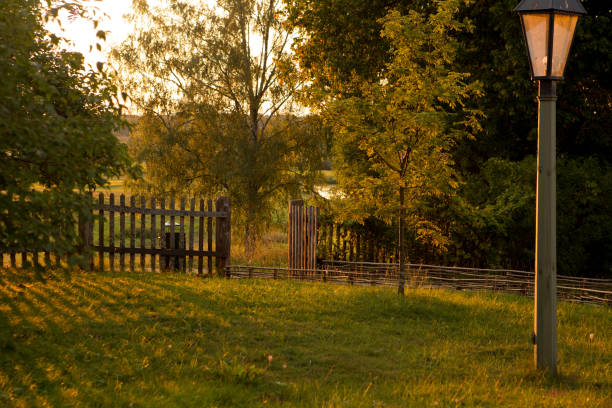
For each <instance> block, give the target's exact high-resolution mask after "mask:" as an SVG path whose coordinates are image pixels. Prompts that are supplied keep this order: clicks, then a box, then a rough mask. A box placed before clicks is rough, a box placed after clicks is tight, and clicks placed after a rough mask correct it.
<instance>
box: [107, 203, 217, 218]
mask: <svg viewBox="0 0 612 408" xmlns="http://www.w3.org/2000/svg"><path fill="white" fill-rule="evenodd" d="M96 209H97V210H104V211H114V212H121V211H123V212H125V213H128V214H129V213H132V212H133V213H135V214H147V215H162V214H164V215H166V216H176V217H180V216H185V217H188V216H190V215H193V216H194V217H225V216H227V214H226V213H225V212H223V211H221V212H219V211H191V210H184V211H181V210H179V209H174V210H172V209H169V208H167V209H164V210H162V209H160V208H158V209H153V208H139V207H136V208H131V207H126V206H123V207H122V206H121V205H114V204H112V205H111V204H97V205H96Z"/></svg>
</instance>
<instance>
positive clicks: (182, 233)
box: [176, 198, 185, 272]
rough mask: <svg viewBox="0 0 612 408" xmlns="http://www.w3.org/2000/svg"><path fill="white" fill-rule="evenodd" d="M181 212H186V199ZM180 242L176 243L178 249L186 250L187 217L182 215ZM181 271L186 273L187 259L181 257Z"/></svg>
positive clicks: (182, 200)
mask: <svg viewBox="0 0 612 408" xmlns="http://www.w3.org/2000/svg"><path fill="white" fill-rule="evenodd" d="M181 211H185V199H184V198H181ZM179 234H180V235H179V242H177V243H176V246H177V247H178V248H182V249H185V238H184V237H185V216H184V215H181V216H180V218H179ZM179 269H180V270H181V271H183V272H184V271H185V258H184V257H182V256H181V257H179Z"/></svg>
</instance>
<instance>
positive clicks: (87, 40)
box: [48, 0, 132, 66]
mask: <svg viewBox="0 0 612 408" xmlns="http://www.w3.org/2000/svg"><path fill="white" fill-rule="evenodd" d="M84 4H85V6H86V7H87V8H88V9H89V10H93V8H94V7H95V8H97V9H98V10H99V12H98V17H99V19H100V22H99V25H98V27H97V28H94V26H93V23H92V21H90V20H85V19H71V18H69V17H68V15H67V13H62V14H60V20H61V27H62V29H63V32H61V34H62V36H63V37H65V38H67V39H68V40H70V42H71V44H69V45H68V46H67V47H66V48H68V49H70V50H71V51H78V52H81V53H82V54H83V55H84V56H85V62H86V63H87V64H90V65H92V66H95V64H96V62H98V61H102V62H105V61H106V60H107V58H108V54H109V52H110V50H111V49H112V47H113V46H115V45H118V44H120V43H121V42H122V41H123V40H125V39H126V37H127V36H128V34H129V33H130V32H131V26H130V24H129V23H128V22H127V21H126V20H125V19H124V18H123V16H124V15H125V14H128V13H130V12H131V10H132V1H131V0H100V1H92V0H88V1H85V2H84ZM48 29H49V30H50V31H52V32H55V33H59V30H60V29H59V26H58V25H57V24H52V25H50V26H48ZM98 30H104V31H106V32H107V33H106V41H96V40H97V38H96V32H97V31H98ZM96 42H99V43H100V46H101V50H100V51H99V50H98V49H97V48H96ZM90 48H91V49H90Z"/></svg>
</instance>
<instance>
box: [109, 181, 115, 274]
mask: <svg viewBox="0 0 612 408" xmlns="http://www.w3.org/2000/svg"><path fill="white" fill-rule="evenodd" d="M109 201H110V205H111V208H113V207H114V204H115V194H113V193H110V197H109ZM108 243H109V247H111V248H113V247H114V246H115V212H114V211H112V210H111V211H109V215H108ZM108 264H109V266H110V270H111V271H114V270H115V253H114V252H113V251H110V252H109V254H108Z"/></svg>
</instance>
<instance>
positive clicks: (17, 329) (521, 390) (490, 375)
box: [0, 270, 612, 407]
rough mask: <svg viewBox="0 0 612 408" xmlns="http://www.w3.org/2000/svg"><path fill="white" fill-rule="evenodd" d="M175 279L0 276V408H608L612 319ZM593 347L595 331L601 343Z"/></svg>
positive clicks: (316, 287) (459, 298)
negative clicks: (537, 348)
mask: <svg viewBox="0 0 612 408" xmlns="http://www.w3.org/2000/svg"><path fill="white" fill-rule="evenodd" d="M532 308H533V306H532V300H531V299H527V298H522V297H515V296H511V295H501V294H491V293H464V292H449V291H442V290H431V291H428V290H409V291H408V292H407V296H406V297H405V298H400V297H398V296H397V295H396V294H395V293H394V291H392V290H389V289H381V288H358V287H349V286H336V285H332V284H320V283H301V282H283V281H263V280H254V281H247V280H244V281H233V280H232V281H228V280H222V279H212V280H203V279H201V278H196V277H193V276H188V275H178V274H177V275H174V274H152V273H137V274H127V273H124V274H120V273H115V274H110V273H104V274H93V273H91V274H87V273H81V272H74V273H72V274H71V276H70V277H68V276H65V275H63V274H62V273H57V274H55V275H51V276H48V277H47V280H46V282H44V283H43V282H41V281H38V280H36V279H34V277H33V275H32V274H30V273H28V272H24V271H9V270H0V406H2V407H4V406H8V407H12V406H16V407H21V406H24V407H25V406H55V407H58V406H98V407H99V406H104V407H175V406H179V407H192V406H193V407H253V406H288V407H292V406H297V407H302V406H303V407H405V406H414V407H456V406H463V407H465V406H468V407H469V406H478V407H500V406H501V407H537V406H540V407H558V406H563V407H612V309H610V308H606V307H594V306H586V305H572V304H567V303H563V302H562V303H561V304H560V305H559V367H560V376H558V377H554V378H553V377H547V376H544V375H542V374H541V373H536V372H534V371H533V370H532V354H533V349H532V346H531V344H530V342H529V338H530V334H531V331H532ZM590 334H593V336H592V339H591V336H590Z"/></svg>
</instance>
